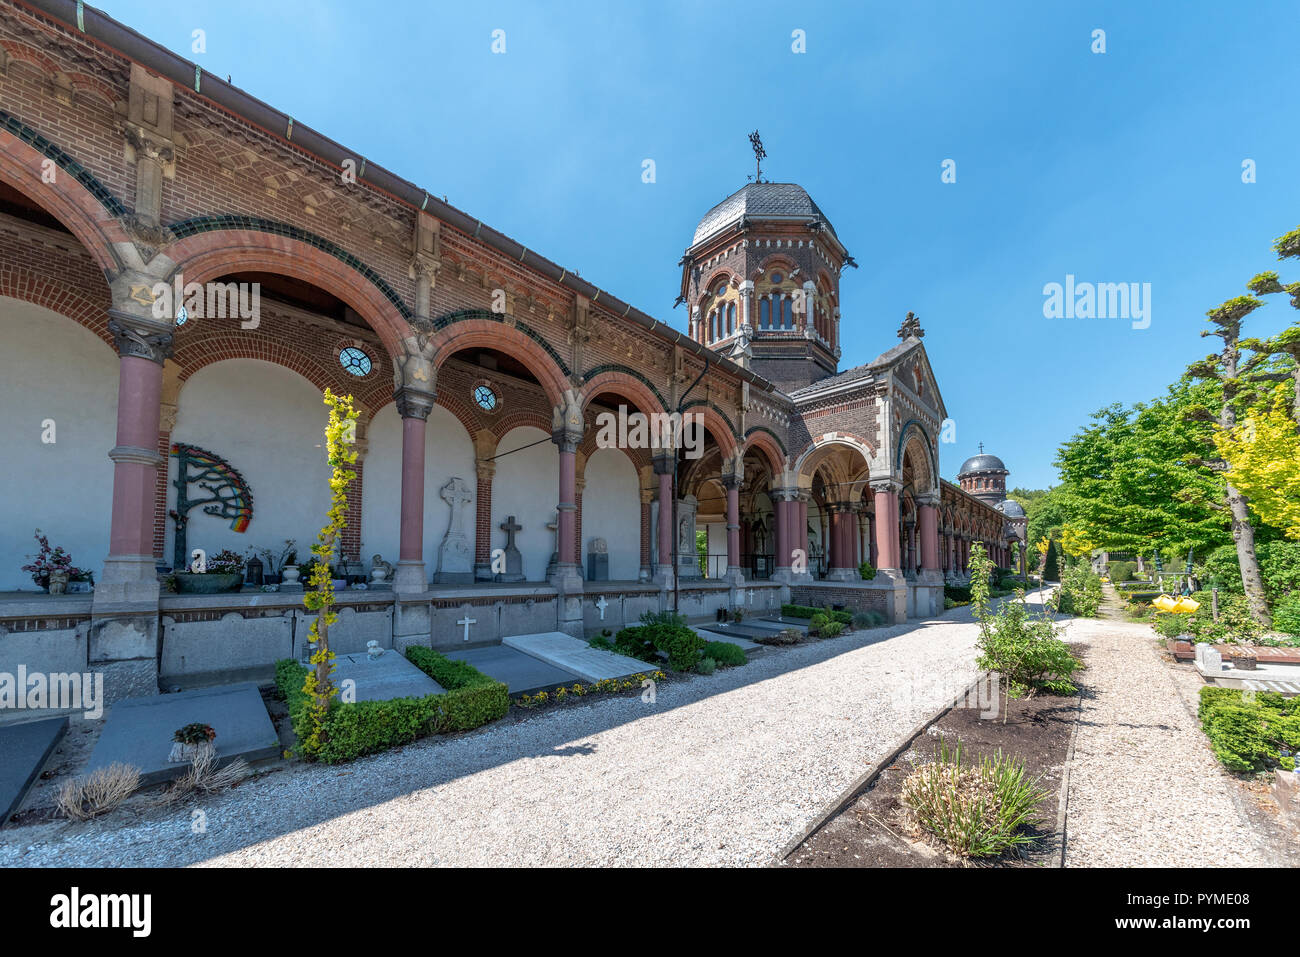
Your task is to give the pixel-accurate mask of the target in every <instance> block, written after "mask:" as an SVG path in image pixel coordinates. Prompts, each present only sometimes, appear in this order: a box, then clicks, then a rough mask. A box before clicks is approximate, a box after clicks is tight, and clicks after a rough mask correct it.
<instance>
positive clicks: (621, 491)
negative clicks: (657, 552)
mask: <svg viewBox="0 0 1300 957" xmlns="http://www.w3.org/2000/svg"><path fill="white" fill-rule="evenodd" d="M583 474H584V476H585V477H586V480H587V484H586V487H585V488H584V489H583V491H582V538H583V542H582V563H583V564H582V567H583V574H586V568H587V552H588V546H589V545H590V543H591V540H592V539H593V538H603V539H605V541H606V542H607V543H608V544H609V577H610V579H611V580H613V581H635V580H636V576H637V572H638V571H640V569H641V494H640V483H639V481H638V479H637V474H636V467H635V466H633V464H632V460H631V459H629V458H628V457H627V455H626V454H625V453H624V452H623V451H622V450H621V449H597V450H596V451H595V453H594V454H593V455H592V456H591V458H589V459H587V467H586V469H585V471H584V473H583Z"/></svg>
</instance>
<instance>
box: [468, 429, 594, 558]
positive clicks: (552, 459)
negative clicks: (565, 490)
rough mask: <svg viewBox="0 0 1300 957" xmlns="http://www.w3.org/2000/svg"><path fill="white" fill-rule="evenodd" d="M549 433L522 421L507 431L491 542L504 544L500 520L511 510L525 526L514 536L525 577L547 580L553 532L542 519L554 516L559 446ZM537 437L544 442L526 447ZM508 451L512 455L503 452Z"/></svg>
mask: <svg viewBox="0 0 1300 957" xmlns="http://www.w3.org/2000/svg"><path fill="white" fill-rule="evenodd" d="M550 438H551V437H550V436H549V435H548V434H547V433H545V432H543V431H542V430H541V429H535V428H533V427H531V426H520V427H519V428H517V429H512V430H511V431H509V432H507V433H506V435H505V436H504V437H503V438H502V439H501V442H500V443H499V444H498V445H497V451H496V454H497V459H496V474H495V475H494V476H493V478H492V531H491V536H490V538H489V541H490V542H491V547H492V548H493V549H497V548H504V547H505V544H506V533H505V532H503V531H501V528H500V525H501V523H502V522H504V521H505V520H506V517H507V516H509V515H513V516H514V517H515V521H516V522H518V523H519V524H520V525H522V526H523V530H522V531H520V532H518V533H516V535H515V544H516V545H517V546H518V547H519V552H520V554H521V555H522V556H523V560H524V577H525V578H526V579H527V580H528V581H544V580H545V579H546V566H547V564H549V562H550V560H551V553H552V552H554V551H555V533H554V532H552V531H551V530H550V529H548V528H547V527H546V523H547V522H549V521H552V520H553V519H554V518H555V506H556V503H557V502H558V501H559V500H560V450H559V449H558V448H556V446H555V443H554V442H551V441H550ZM540 439H546V441H545V442H541V443H540V444H539V445H533V447H532V448H530V449H524V446H526V445H531V444H532V443H534V442H538V441H539V440H540ZM516 449H523V451H515V450H516ZM507 452H509V453H512V454H510V455H504V457H503V453H507ZM584 534H585V532H584Z"/></svg>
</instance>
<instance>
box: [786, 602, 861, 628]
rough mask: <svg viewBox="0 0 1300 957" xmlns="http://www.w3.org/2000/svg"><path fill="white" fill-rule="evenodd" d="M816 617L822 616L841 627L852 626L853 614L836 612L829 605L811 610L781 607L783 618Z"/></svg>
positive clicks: (809, 606) (800, 606) (803, 607)
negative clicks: (836, 622)
mask: <svg viewBox="0 0 1300 957" xmlns="http://www.w3.org/2000/svg"><path fill="white" fill-rule="evenodd" d="M818 615H824V616H825V617H827V618H829V619H830V620H831V621H838V622H839V623H840V624H841V625H846V626H847V625H852V624H853V612H851V611H836V610H835V609H833V608H831V607H830V606H829V605H828V606H826V607H825V608H813V607H812V606H811V605H782V606H781V616H782V617H783V618H809V619H811V618H816V617H817V616H818Z"/></svg>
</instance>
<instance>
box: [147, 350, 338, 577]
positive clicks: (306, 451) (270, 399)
mask: <svg viewBox="0 0 1300 957" xmlns="http://www.w3.org/2000/svg"><path fill="white" fill-rule="evenodd" d="M328 417H329V416H328V410H327V409H326V408H325V403H324V402H323V401H322V399H321V393H320V392H319V391H318V390H317V389H316V387H315V386H314V385H312V384H311V383H310V382H308V381H307V380H306V379H304V378H303V377H302V376H300V375H298V373H296V372H293V371H291V370H289V369H286V368H284V367H283V366H279V365H276V364H275V363H272V362H263V361H262V360H260V359H226V360H224V361H222V362H217V363H214V364H212V365H210V366H204V367H203V368H202V369H200V370H199V371H198V372H196V373H194V375H192V376H190V378H189V379H188V380H187V381H186V382H185V383H184V384H183V385H182V387H181V393H180V399H179V402H178V407H177V415H176V427H175V429H173V430H172V441H173V442H187V443H189V444H191V445H197V446H200V447H201V448H204V449H207V450H208V451H210V452H214V453H216V454H217V455H219V456H221V457H222V458H224V459H225V460H226V461H227V462H229V463H230V464H231V465H232V466H234V467H235V468H236V469H237V470H238V471H239V472H240V474H242V475H243V476H244V481H245V482H247V483H248V487H249V488H250V489H251V490H252V493H253V520H252V521H251V522H250V523H249V525H248V528H247V529H246V530H245V531H244V532H243V533H239V532H236V531H234V530H233V529H232V528H231V527H230V522H228V521H225V520H223V519H219V518H215V517H213V516H211V515H205V514H203V511H202V509H201V508H195V509H193V510H192V511H191V512H190V523H189V528H188V534H187V544H188V546H189V549H190V550H191V551H193V549H195V548H203V549H205V550H207V552H208V553H209V554H211V553H213V552H215V551H219V550H220V549H223V548H230V549H233V550H234V551H237V552H239V553H240V554H243V553H244V552H245V551H246V550H247V549H249V548H251V547H254V546H257V547H264V548H271V549H273V550H274V551H275V552H276V553H277V554H278V553H279V551H280V549H281V548H282V547H283V545H284V540H285V539H286V538H292V539H295V540H296V541H297V543H298V560H299V561H300V562H302V561H306V560H307V559H308V558H309V557H310V551H309V549H310V547H311V544H312V542H314V541H315V540H316V533H317V532H318V531H320V528H321V526H322V525H324V524H325V520H326V512H327V511H328V510H329V503H330V492H329V484H328V483H329V477H330V469H329V466H328V465H327V464H326V462H325V448H324V446H325V423H326V420H327V419H328ZM176 465H177V462H176V459H174V458H170V457H169V458H168V477H169V478H168V495H167V509H168V511H169V512H170V511H171V510H172V509H173V508H174V507H175V505H176V489H175V487H174V486H173V485H172V484H171V483H172V481H174V480H175V479H176ZM190 488H191V492H190V494H191V495H194V494H195V492H196V491H197V489H196V487H195V486H193V485H191V486H190ZM173 541H174V539H173V523H172V521H171V519H170V518H168V520H167V543H166V551H165V555H166V558H167V562H168V564H170V563H171V558H172V546H173Z"/></svg>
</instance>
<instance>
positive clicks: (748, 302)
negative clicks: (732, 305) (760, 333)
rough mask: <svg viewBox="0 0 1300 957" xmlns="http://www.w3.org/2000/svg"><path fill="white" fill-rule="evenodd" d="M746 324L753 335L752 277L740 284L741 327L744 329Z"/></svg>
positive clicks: (748, 332)
mask: <svg viewBox="0 0 1300 957" xmlns="http://www.w3.org/2000/svg"><path fill="white" fill-rule="evenodd" d="M746 326H748V327H749V329H748V330H747V331H746V332H747V334H748V335H750V336H753V334H754V331H753V330H754V280H752V279H746V280H744V281H743V282H742V283H741V284H740V327H741V328H742V329H744V328H745V327H746Z"/></svg>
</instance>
